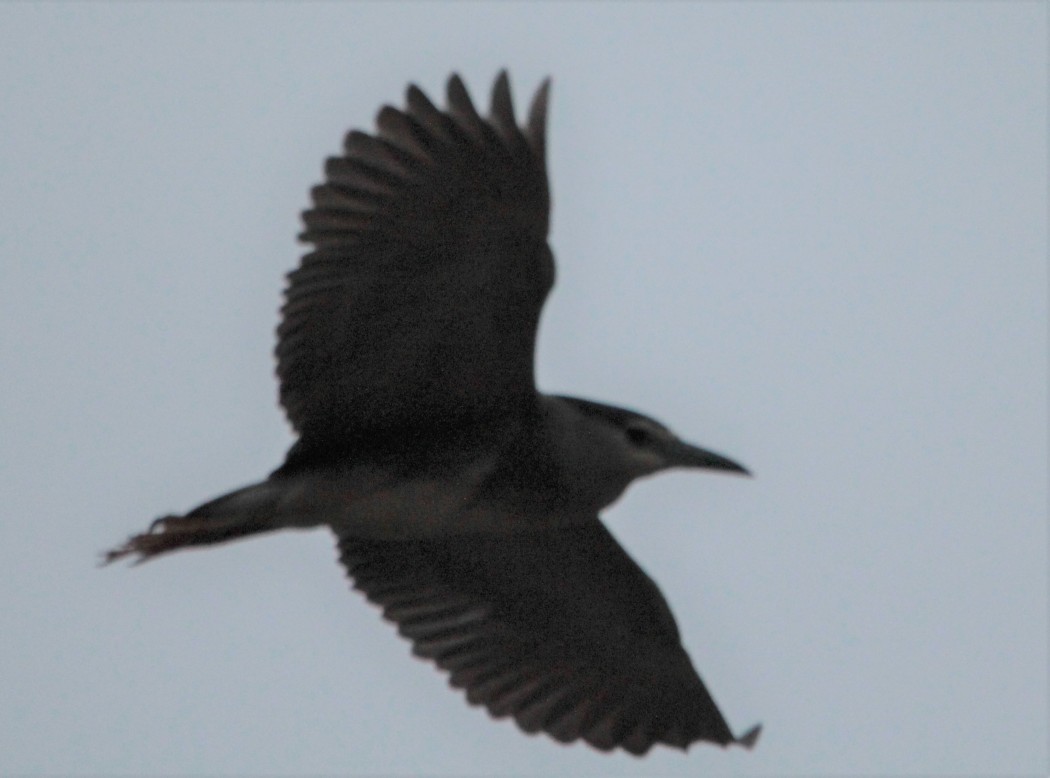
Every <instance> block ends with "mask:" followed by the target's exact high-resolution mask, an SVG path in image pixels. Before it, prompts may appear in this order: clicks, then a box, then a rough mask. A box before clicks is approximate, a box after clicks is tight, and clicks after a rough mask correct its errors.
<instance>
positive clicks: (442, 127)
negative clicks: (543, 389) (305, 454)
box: [276, 73, 554, 452]
mask: <svg viewBox="0 0 1050 778" xmlns="http://www.w3.org/2000/svg"><path fill="white" fill-rule="evenodd" d="M547 89H548V87H547V84H546V83H545V84H544V85H543V86H542V87H541V89H540V92H539V93H538V95H537V99H536V100H535V101H534V102H533V107H532V110H531V111H530V119H529V123H528V126H527V127H525V128H519V127H518V126H517V125H516V123H515V119H514V113H513V108H512V105H511V95H510V87H509V83H508V80H507V76H506V73H501V74H500V76H499V77H498V78H497V80H496V84H495V86H494V89H493V99H492V110H491V114H492V116H491V118H490V119H488V120H486V119H484V118H482V117H481V116H480V115H479V114H478V112H477V110H476V109H475V107H474V104H473V102H472V101H471V99H470V96H469V94H468V93H467V90H466V87H465V86H464V85H463V82H462V81H461V80H460V79H459V77H458V76H452V77H451V78H450V79H449V82H448V88H447V91H448V109H447V111H441V110H439V109H438V108H436V107H435V106H434V104H433V103H432V102H431V101H430V100H429V99H428V98H427V97H426V96H425V95H424V94H423V93H422V92H421V91H420V90H419V89H418V88H417V87H415V86H410V87H409V88H408V91H407V98H406V102H407V109H406V110H399V109H397V108H393V107H390V106H385V107H384V108H382V109H381V110H380V111H379V113H378V115H377V118H376V126H377V132H376V134H368V133H364V132H361V131H358V130H352V131H350V132H349V133H347V135H346V137H345V141H344V149H343V154H342V156H339V157H332V158H330V159H328V160H327V161H326V163H325V181H324V183H322V184H320V185H318V186H315V187H314V188H313V189H312V190H311V198H312V201H313V206H312V207H311V208H310V209H308V210H307V211H305V212H304V214H303V223H304V227H305V229H304V231H303V233H302V235H301V238H302V239H303V240H304V241H306V242H308V243H312V244H314V247H315V249H314V251H313V252H311V253H309V254H307V255H306V256H305V257H304V258H303V261H302V263H301V264H300V267H299V268H298V269H297V270H295V271H293V272H292V273H290V274H289V276H288V278H289V284H288V287H287V290H286V292H285V304H284V307H283V308H282V322H281V324H280V326H279V327H278V343H277V349H276V354H277V362H278V364H277V372H278V376H279V378H280V384H281V402H282V404H283V405H284V407H285V410H286V411H287V413H288V417H289V420H290V421H291V422H292V424H293V426H294V427H295V428H296V429H297V430H298V431H299V432H300V437H301V440H300V443H301V444H302V445H300V446H299V447H298V450H299V451H300V452H302V451H303V450H304V449H306V450H308V449H309V448H310V446H311V445H315V446H322V447H323V446H324V445H326V444H329V443H332V442H333V441H339V442H341V443H345V441H347V440H354V439H361V438H368V437H369V436H372V437H382V436H383V435H384V433H385V432H386V431H388V430H391V429H398V430H404V429H415V430H417V431H418V432H419V434H420V435H425V433H426V430H427V429H428V428H431V427H433V426H434V425H436V424H440V425H446V426H447V425H448V424H452V423H455V424H458V425H460V426H463V425H469V424H471V423H476V424H479V425H480V424H483V423H484V421H485V420H486V419H489V418H491V417H492V416H493V415H495V414H508V413H514V412H515V411H516V410H519V409H526V410H527V409H529V408H531V406H532V404H533V403H534V402H535V386H534V380H533V365H532V359H533V350H534V348H535V337H536V326H537V323H538V320H539V315H540V310H541V308H542V306H543V302H544V300H545V298H546V295H547V293H548V291H549V290H550V287H551V285H552V283H553V278H554V266H553V259H552V257H551V254H550V249H549V247H548V246H547V243H546V235H547V225H548V221H549V216H548V211H549V195H548V191H547V174H546V170H545V168H544V160H543V156H542V149H543V134H544V129H543V120H544V116H545V105H546V94H547ZM538 105H540V106H541V107H540V108H537V106H538ZM538 152H539V153H538Z"/></svg>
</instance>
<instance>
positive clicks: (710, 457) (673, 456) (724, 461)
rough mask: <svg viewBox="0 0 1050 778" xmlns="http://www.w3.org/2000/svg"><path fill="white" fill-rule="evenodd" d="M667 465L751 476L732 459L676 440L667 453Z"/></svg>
mask: <svg viewBox="0 0 1050 778" xmlns="http://www.w3.org/2000/svg"><path fill="white" fill-rule="evenodd" d="M667 464H668V465H669V466H671V467H702V468H705V469H707V470H726V471H728V472H730V473H740V474H741V475H751V473H750V472H749V471H748V469H747V468H746V467H744V466H743V465H739V464H737V463H736V462H734V461H733V460H732V459H729V458H728V457H724V456H722V455H721V454H716V453H715V452H714V451H708V450H707V449H704V448H700V447H699V446H691V445H689V444H688V443H686V442H684V441H681V440H676V441H675V442H674V444H673V445H672V446H671V449H670V451H668V452H667Z"/></svg>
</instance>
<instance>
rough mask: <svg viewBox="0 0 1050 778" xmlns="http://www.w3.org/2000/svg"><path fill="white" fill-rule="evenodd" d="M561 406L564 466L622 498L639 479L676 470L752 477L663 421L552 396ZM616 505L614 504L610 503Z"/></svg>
mask: <svg viewBox="0 0 1050 778" xmlns="http://www.w3.org/2000/svg"><path fill="white" fill-rule="evenodd" d="M550 399H551V400H553V401H554V403H558V404H560V407H559V408H558V411H557V413H556V414H555V415H556V416H557V417H560V418H559V419H558V421H557V422H556V423H557V424H558V426H559V427H561V429H562V434H561V435H559V437H560V439H561V440H562V442H563V446H564V448H563V454H562V457H563V461H565V462H566V463H568V464H569V467H570V469H572V470H574V471H576V473H578V475H579V476H580V477H581V478H582V479H585V480H586V479H592V480H593V481H594V485H595V486H597V487H599V488H601V487H604V489H603V491H604V492H607V493H613V492H614V493H615V494H614V496H613V497H612V499H615V497H618V496H619V495H620V493H622V492H623V490H624V489H625V488H627V485H628V484H630V482H631V481H633V480H634V479H635V478H640V477H642V476H646V475H651V474H653V473H657V472H660V471H661V470H669V469H671V468H676V467H688V468H703V469H707V470H722V471H725V472H730V473H739V474H742V475H750V473H749V472H748V471H747V469H746V468H745V467H743V466H742V465H740V464H738V463H736V462H734V461H733V460H731V459H729V458H727V457H724V456H722V455H721V454H716V453H715V452H713V451H708V450H707V449H703V448H700V447H699V446H694V445H692V444H690V443H686V442H685V441H683V440H681V439H680V438H679V437H678V436H676V435H675V434H674V433H673V432H671V431H670V430H669V429H667V427H665V426H664V425H663V424H661V423H660V422H658V421H656V420H655V419H651V418H649V417H648V416H643V415H642V414H640V413H635V412H634V411H629V410H627V409H625V408H617V407H614V406H611V405H604V404H602V403H596V402H592V401H590V400H580V399H578V398H575V397H553V398H550ZM609 501H610V502H611V499H610V500H609Z"/></svg>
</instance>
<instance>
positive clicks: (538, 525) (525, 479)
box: [106, 74, 758, 753]
mask: <svg viewBox="0 0 1050 778" xmlns="http://www.w3.org/2000/svg"><path fill="white" fill-rule="evenodd" d="M448 94H449V108H448V110H447V111H446V112H442V111H440V110H438V109H437V108H436V107H434V105H433V104H432V103H430V101H429V100H428V99H427V98H426V97H425V96H424V95H423V93H422V92H420V91H419V90H418V89H416V88H415V87H410V88H409V91H408V109H407V110H406V111H398V110H396V109H393V108H389V107H386V108H384V109H382V111H380V113H379V116H378V118H377V124H378V126H379V132H378V135H377V136H369V135H365V134H363V133H358V132H351V133H350V134H349V135H348V136H347V140H346V154H345V155H344V156H342V157H337V158H332V159H330V160H329V161H328V163H327V165H326V173H327V181H326V183H324V184H322V185H321V186H318V187H315V189H314V190H313V199H314V207H313V208H312V209H311V210H309V211H307V212H306V213H305V214H304V220H305V222H306V227H307V229H306V232H305V233H304V234H303V238H304V240H306V241H308V242H311V243H313V244H314V245H315V250H314V251H313V252H312V253H310V254H308V255H307V256H306V257H304V259H303V261H302V264H301V265H300V267H299V268H298V269H297V270H296V271H294V272H293V273H291V274H290V275H289V279H290V285H289V288H288V291H287V293H286V303H285V306H284V308H283V314H284V317H283V321H282V323H281V325H280V327H279V328H278V346H277V357H278V368H277V372H278V376H279V378H280V381H281V401H282V404H283V405H284V406H285V409H286V411H287V412H288V416H289V419H290V420H291V421H292V424H293V426H294V427H295V428H296V430H297V432H298V433H299V438H298V440H297V442H296V444H295V445H294V446H293V447H292V449H291V450H290V451H289V452H288V455H287V457H286V459H285V462H284V464H283V465H282V466H281V467H280V468H278V469H277V470H275V471H274V472H273V473H272V474H271V475H270V476H269V478H267V479H266V480H264V481H262V482H260V483H257V484H253V485H250V486H247V487H244V488H242V489H239V490H237V491H234V492H231V493H229V494H227V495H224V496H222V497H219V498H217V499H215V500H212V501H209V502H207V503H205V504H203V505H201V506H199V507H198V508H196V509H194V510H192V511H190V512H189V513H188V514H186V515H185V516H169V517H165V518H162V519H158V520H157V521H156V522H154V524H153V526H151V528H150V530H149V531H148V532H146V533H143V534H141V535H136V536H134V537H132V538H131V539H130V540H129V541H128V542H127V543H126V544H125V545H123V546H121V547H119V548H117V549H114V550H113V551H111V552H109V554H108V555H107V557H106V558H107V560H108V561H112V560H113V559H117V558H120V557H122V556H125V555H129V554H131V555H137V556H138V558H139V559H140V560H145V559H149V558H151V557H154V556H156V555H158V554H161V553H164V552H167V551H173V550H177V549H180V548H186V547H191V546H200V545H207V544H211V543H217V542H222V541H226V540H231V539H234V538H238V537H243V536H247V535H252V534H256V533H259V532H265V531H270V530H276V529H282V528H309V527H315V526H327V527H329V528H330V529H331V530H332V531H333V532H334V533H335V535H336V536H337V538H338V544H339V551H340V556H341V560H342V562H343V563H344V564H345V566H346V567H347V570H348V571H349V573H350V575H351V577H352V578H353V579H354V581H355V585H356V587H357V588H358V589H361V590H362V591H363V592H364V593H365V594H366V596H367V597H368V598H369V599H370V600H372V601H373V602H375V603H377V604H379V605H380V606H381V607H383V609H384V615H385V616H386V617H387V618H389V619H391V620H393V621H395V622H397V623H398V626H399V631H400V632H401V633H402V634H403V635H404V636H406V637H408V638H409V639H411V640H412V641H413V644H414V652H415V653H416V654H417V655H419V656H423V657H425V658H428V659H431V660H433V661H434V662H435V663H436V664H438V666H440V667H441V668H443V669H445V670H447V671H448V672H449V673H450V674H451V682H452V684H453V685H454V686H458V687H462V688H464V689H465V690H466V691H467V696H468V699H469V700H470V701H471V702H474V703H478V704H483V705H485V706H486V707H487V708H488V709H489V711H490V712H491V713H492V714H493V715H496V716H502V715H512V716H513V717H514V718H515V720H516V721H517V723H518V724H519V726H521V727H522V728H523V729H525V730H526V731H530V732H532V731H538V730H543V731H546V732H547V733H549V734H550V735H552V736H553V737H555V738H557V739H559V740H562V741H571V740H576V739H580V738H582V739H584V740H586V741H588V742H589V743H591V744H592V745H594V746H596V747H598V748H601V749H606V750H607V749H611V748H615V747H622V748H625V749H627V750H629V751H631V752H632V753H644V752H645V751H647V750H648V749H649V748H650V747H651V746H652V745H653V744H654V743H657V742H663V743H666V744H669V745H674V746H678V747H682V748H685V747H687V746H688V745H689V744H690V743H691V742H694V741H696V740H710V741H713V742H716V743H719V744H722V745H727V744H730V743H742V744H744V745H751V744H752V743H753V742H754V739H755V738H756V737H757V734H758V729H757V728H754V729H752V730H751V731H750V732H748V733H747V734H745V735H744V736H742V737H740V738H736V737H734V736H733V735H732V733H731V732H730V730H729V729H728V727H727V726H726V724H725V721H724V720H723V718H722V716H721V714H720V713H719V712H718V709H717V707H716V706H715V703H714V701H713V700H712V699H711V697H710V695H709V694H708V692H707V690H706V689H705V687H704V685H703V683H702V682H701V681H700V678H699V676H697V674H696V672H695V670H693V668H692V665H691V663H690V661H689V658H688V656H687V655H686V654H685V652H684V650H683V649H682V646H681V641H680V638H679V634H678V629H677V626H676V624H675V622H674V619H673V617H672V615H671V612H670V610H669V608H668V606H667V604H666V602H665V601H664V599H663V597H662V596H661V594H660V592H659V590H658V589H657V588H656V585H655V584H654V583H653V582H652V580H651V579H650V578H649V577H648V576H646V575H645V573H644V572H642V570H641V569H640V568H639V567H638V566H637V565H636V564H635V563H634V562H633V561H632V560H631V559H630V557H628V556H627V554H626V553H625V552H624V551H623V549H622V548H620V546H619V545H618V544H617V543H616V541H615V540H614V539H613V538H612V536H611V535H610V534H609V533H608V531H607V530H606V529H605V527H604V525H603V524H602V523H601V520H600V519H599V517H598V515H599V512H600V511H601V510H602V509H603V508H605V507H606V506H608V505H609V504H611V503H612V502H614V501H615V500H616V499H617V498H618V497H619V496H620V495H621V494H622V493H623V491H624V490H625V489H626V488H627V486H628V485H629V484H630V483H631V481H633V480H634V479H635V478H638V477H641V476H645V475H649V474H652V473H655V472H658V471H660V470H663V469H666V468H669V467H700V468H712V469H719V470H725V471H736V472H746V471H744V470H743V468H741V467H740V466H739V465H737V464H736V463H734V462H732V461H731V460H728V459H726V458H724V457H722V456H720V455H718V454H714V453H712V452H709V451H706V450H704V449H700V448H697V447H695V446H691V445H689V444H686V443H684V442H682V441H680V440H679V439H678V438H677V437H675V436H674V435H673V434H672V433H670V432H669V431H668V430H667V429H666V428H665V427H663V425H661V424H659V423H657V422H655V421H653V420H652V419H649V418H647V417H645V416H642V415H640V414H637V413H634V412H632V411H627V410H625V409H621V408H615V407H612V406H608V405H602V404H599V403H594V402H591V401H587V400H580V399H576V398H570V397H561V396H550V395H543V394H541V393H539V392H538V391H537V390H536V388H535V385H534V380H533V351H534V346H535V337H536V326H537V323H538V319H539V314H540V310H541V308H542V305H543V302H544V300H545V298H546V295H547V293H548V291H549V290H550V288H551V286H552V284H553V280H554V264H553V257H552V254H551V252H550V248H549V247H548V245H547V243H546V234H547V226H548V211H549V195H548V192H547V177H546V170H545V164H544V155H545V136H544V125H545V117H546V108H547V95H548V84H547V83H545V84H544V85H543V86H542V87H541V89H540V90H539V92H538V93H537V95H536V98H535V99H534V101H533V105H532V109H531V111H530V113H529V118H528V120H527V122H526V125H525V127H524V128H519V127H518V126H517V123H516V121H515V119H514V116H513V111H512V108H511V99H510V91H509V85H508V82H507V79H506V75H505V74H501V75H500V77H499V78H498V79H497V81H496V85H495V87H494V90H493V99H492V111H491V116H490V118H488V119H482V118H481V117H480V116H479V115H478V114H477V112H476V110H475V109H474V107H473V104H472V103H471V101H470V98H469V97H468V96H467V93H466V90H465V89H464V88H463V85H462V83H461V82H460V81H459V79H458V78H457V77H455V76H453V78H452V79H451V80H450V82H449V89H448Z"/></svg>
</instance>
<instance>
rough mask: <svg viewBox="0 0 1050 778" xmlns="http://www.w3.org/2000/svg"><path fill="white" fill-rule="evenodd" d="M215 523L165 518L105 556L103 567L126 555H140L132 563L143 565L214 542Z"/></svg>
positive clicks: (107, 552) (183, 517)
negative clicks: (180, 549) (149, 561)
mask: <svg viewBox="0 0 1050 778" xmlns="http://www.w3.org/2000/svg"><path fill="white" fill-rule="evenodd" d="M214 528H215V527H214V523H213V522H209V521H207V520H202V519H199V518H196V517H193V518H191V517H189V516H162V517H161V518H159V519H155V520H154V521H153V523H152V524H150V525H149V529H148V530H146V531H145V532H143V533H141V534H139V535H132V536H131V537H130V538H128V539H127V541H126V542H125V543H123V544H122V545H120V546H117V547H116V548H113V549H110V550H109V551H106V552H104V553H103V554H102V561H101V564H102V565H108V564H110V563H111V562H116V561H117V560H118V559H123V558H124V557H126V556H132V555H137V556H138V558H137V559H135V560H134V562H133V563H132V564H136V565H139V564H142V563H143V562H145V561H147V560H149V559H152V558H153V557H155V556H157V555H158V554H163V553H165V552H167V551H175V550H176V549H179V548H184V547H185V546H193V545H198V544H200V543H207V542H211V535H212V533H213V532H214Z"/></svg>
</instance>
